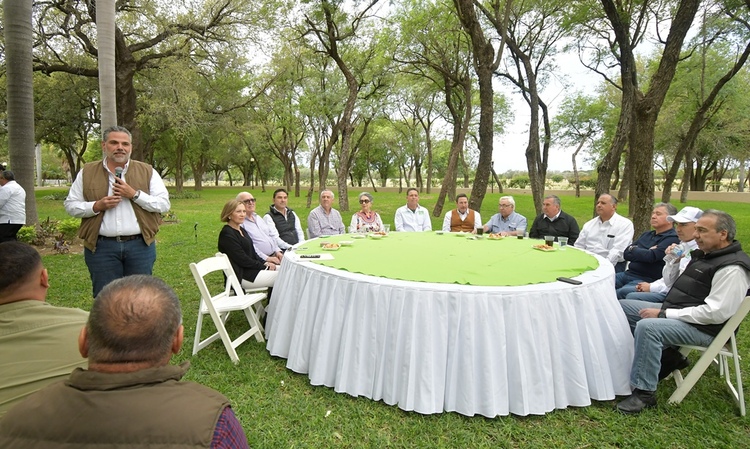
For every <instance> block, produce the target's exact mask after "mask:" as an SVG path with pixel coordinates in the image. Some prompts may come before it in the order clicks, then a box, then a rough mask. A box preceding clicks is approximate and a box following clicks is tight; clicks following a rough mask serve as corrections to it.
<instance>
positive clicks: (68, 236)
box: [57, 218, 81, 241]
mask: <svg viewBox="0 0 750 449" xmlns="http://www.w3.org/2000/svg"><path fill="white" fill-rule="evenodd" d="M80 225H81V220H79V219H78V218H66V219H65V220H62V221H61V222H59V223H58V224H57V231H58V233H59V234H60V235H61V236H62V237H63V238H64V239H65V240H68V241H71V240H73V239H74V238H75V237H76V234H77V233H78V228H79V227H80Z"/></svg>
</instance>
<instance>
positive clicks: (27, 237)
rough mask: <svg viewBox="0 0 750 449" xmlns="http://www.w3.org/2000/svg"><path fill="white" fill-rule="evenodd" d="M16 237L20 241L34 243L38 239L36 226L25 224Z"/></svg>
mask: <svg viewBox="0 0 750 449" xmlns="http://www.w3.org/2000/svg"><path fill="white" fill-rule="evenodd" d="M16 238H17V239H18V241H19V242H23V243H28V244H32V243H33V242H34V241H35V240H36V227H35V226H24V227H22V228H21V229H19V230H18V234H16Z"/></svg>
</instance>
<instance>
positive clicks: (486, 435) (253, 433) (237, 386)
mask: <svg viewBox="0 0 750 449" xmlns="http://www.w3.org/2000/svg"><path fill="white" fill-rule="evenodd" d="M241 190H243V188H242V187H234V188H211V187H210V188H205V189H204V190H202V191H201V192H200V195H189V197H188V196H186V195H185V196H183V197H180V198H173V199H172V211H171V212H172V214H173V216H174V218H175V220H174V221H170V223H166V224H164V225H163V226H162V227H161V230H160V232H159V234H158V235H157V241H158V246H157V254H158V256H157V262H156V266H155V267H154V274H155V275H156V276H159V277H161V278H163V279H165V280H166V281H167V282H168V283H169V285H171V286H172V287H173V288H174V289H175V291H176V292H177V293H178V295H179V297H180V298H181V300H182V304H183V315H184V324H185V345H184V347H183V350H182V351H181V352H180V354H178V356H176V357H175V361H182V360H190V361H191V363H192V368H191V370H190V371H189V372H188V378H189V379H190V380H194V381H197V382H200V383H202V384H205V385H208V386H210V387H213V388H215V389H217V390H219V391H221V392H222V393H224V394H225V395H227V396H228V397H229V398H230V400H231V401H232V406H233V408H234V409H235V412H236V413H237V416H238V417H239V419H240V420H241V422H242V424H243V426H244V428H245V432H246V433H247V436H248V438H249V440H250V445H251V447H256V448H292V447H295V448H327V447H353V448H359V447H372V448H380V447H396V448H399V447H409V448H485V447H486V448H549V447H580V448H583V447H589V448H616V447H643V448H683V447H747V446H746V445H747V444H748V443H747V442H748V441H749V438H750V426H748V421H747V419H743V418H740V417H739V416H738V414H737V411H736V407H735V406H734V404H733V402H732V401H731V398H730V396H729V394H728V393H727V392H726V390H725V387H724V385H723V384H722V383H721V381H720V379H719V377H718V373H717V372H716V370H715V369H713V368H709V370H708V372H707V374H706V375H704V377H703V379H701V380H700V381H699V382H698V385H697V386H696V387H695V388H694V389H693V391H692V392H691V393H690V394H689V395H688V396H687V398H686V399H685V400H684V401H683V403H682V404H681V405H680V406H677V407H671V406H668V405H667V404H666V401H667V398H668V397H669V395H670V394H671V393H672V391H674V383H673V382H671V381H665V382H663V383H662V384H661V386H660V389H659V391H658V398H659V401H660V404H661V405H660V407H659V408H657V409H655V410H647V411H645V412H644V413H642V414H641V415H640V416H636V417H628V416H622V415H619V414H617V413H616V412H614V411H613V406H614V403H615V402H614V401H606V402H594V404H593V405H592V406H590V407H586V408H569V409H567V410H556V411H554V412H552V413H549V414H547V415H545V416H530V417H516V416H508V417H501V418H496V419H486V418H482V417H473V418H469V417H465V416H462V415H459V414H456V413H443V414H440V415H431V416H423V415H419V414H417V413H410V412H404V411H402V410H400V409H399V408H398V407H395V406H388V405H386V404H384V403H382V402H375V401H372V400H369V399H365V398H354V397H351V396H349V395H346V394H337V393H335V392H334V391H333V390H332V389H330V388H325V387H313V386H311V385H310V384H309V380H308V378H307V376H305V375H301V374H296V373H294V372H291V371H289V370H288V369H286V367H285V360H283V359H278V358H275V357H271V356H270V355H269V354H268V352H267V351H266V350H265V345H264V344H261V343H257V342H256V341H255V340H254V339H252V340H251V341H248V342H247V343H245V344H243V345H242V346H240V347H239V348H238V351H237V352H238V354H239V357H240V363H239V365H237V366H235V365H233V364H232V363H231V361H230V359H229V356H228V355H227V354H226V352H225V350H224V347H223V346H222V344H221V343H220V342H216V343H214V344H212V345H211V346H209V347H208V348H206V349H204V350H202V351H201V352H199V353H198V354H197V355H196V356H195V357H193V356H191V352H192V343H193V336H194V333H195V321H196V317H197V316H196V313H197V310H198V302H199V294H198V291H197V288H196V286H195V282H194V281H193V278H192V275H191V274H190V270H189V268H188V264H189V263H190V262H194V261H198V260H200V259H203V258H205V257H209V256H211V255H213V254H214V253H215V252H216V243H217V238H218V233H219V230H220V229H221V227H222V225H223V224H222V223H221V222H220V220H219V214H220V211H221V208H222V206H223V205H224V203H225V202H226V201H227V200H228V199H231V198H233V197H234V196H235V195H236V194H237V193H238V192H240V191H241ZM272 190H273V189H271V190H269V191H267V192H260V191H258V190H253V191H252V193H253V195H254V196H255V197H256V198H258V213H260V214H261V215H262V214H264V213H265V212H266V210H267V209H268V207H269V205H270V204H271V195H272ZM368 191H370V190H369V189H368ZM64 192H65V190H64V189H60V191H59V192H57V191H54V190H42V191H38V192H37V207H38V210H39V216H40V217H41V218H42V219H45V218H47V217H50V218H51V219H54V220H65V219H67V218H69V217H68V216H67V214H66V213H65V210H64V209H63V205H62V200H61V198H64V196H63V193H64ZM351 192H352V193H351V195H350V198H349V202H350V205H351V207H352V208H354V207H355V205H356V206H358V204H357V203H356V200H357V195H358V194H359V192H360V191H359V190H351ZM373 195H374V197H375V203H374V205H373V209H374V210H376V211H378V212H379V213H380V214H381V216H382V218H383V221H384V222H385V223H393V216H394V213H395V210H396V209H397V208H398V207H400V206H402V205H403V204H405V202H406V200H405V197H406V195H405V193H402V194H398V193H381V192H378V193H373ZM437 195H438V192H437V191H435V193H432V194H429V195H427V194H424V193H423V194H421V195H420V197H421V201H420V203H421V204H422V205H423V206H425V207H427V209H428V210H429V211H430V212H432V207H433V206H434V204H435V201H436V199H437ZM499 197H500V195H499V194H497V193H495V194H489V195H487V197H486V199H485V201H484V204H485V205H484V207H483V208H482V210H481V211H480V212H481V214H482V219H483V220H484V221H487V220H488V219H489V218H490V216H491V215H492V214H494V213H496V212H497V201H498V199H499ZM316 198H317V197H316ZM515 199H516V204H517V206H516V210H517V211H518V212H519V213H521V214H523V215H525V216H526V217H527V218H528V219H529V223H530V222H531V221H532V220H533V217H534V215H535V214H534V207H533V200H532V198H531V196H530V195H516V196H515ZM562 201H563V209H564V210H565V211H566V212H568V213H570V214H571V215H573V216H574V217H576V218H577V219H578V222H579V224H581V225H582V224H583V223H584V222H585V221H586V220H588V219H590V218H591V216H592V211H593V199H592V198H590V197H589V198H575V197H573V196H565V197H562ZM688 204H689V205H691V206H696V207H700V208H709V207H712V208H717V209H722V210H725V211H727V212H729V213H730V214H732V215H733V216H734V217H735V219H736V220H737V222H738V223H737V224H738V230H739V232H738V239H739V240H740V241H742V242H743V244H746V247H747V244H750V214H748V213H747V205H746V204H736V203H719V202H708V201H690V202H689V203H688ZM289 205H290V207H291V208H293V209H295V211H296V212H297V214H298V215H299V216H300V218H301V219H302V221H303V228H305V227H306V226H305V221H306V219H307V214H308V213H309V210H310V208H306V207H304V206H305V198H304V196H303V197H300V198H295V197H293V196H290V198H289ZM315 206H317V200H316V201H314V202H313V205H312V207H315ZM680 207H681V205H678V209H679V208H680ZM446 211H447V209H446ZM444 212H445V211H444ZM619 212H620V213H621V214H622V215H627V204H622V205H621V206H620V207H619ZM352 213H353V211H349V212H342V215H343V217H344V221H345V225H347V226H348V224H349V219H350V218H351V215H352ZM442 220H443V219H442V216H441V217H432V225H433V229H439V228H440V227H441V226H442ZM44 263H45V265H46V266H47V268H48V270H49V273H50V281H51V288H50V291H49V294H48V299H49V302H50V303H52V304H56V305H61V306H67V307H80V308H82V309H85V310H89V309H90V306H91V282H90V280H89V274H88V270H87V268H86V265H85V263H84V261H83V255H82V254H62V255H46V256H44ZM239 325H240V323H239V320H232V319H230V321H229V323H228V326H229V328H230V331H231V330H232V329H234V330H235V331H236V330H239V329H240V326H239ZM207 328H210V324H209V325H208V326H207ZM749 329H750V326H743V327H741V329H740V332H739V345H740V347H741V353H742V354H744V355H745V358H743V360H742V365H743V368H744V374H745V375H746V376H747V377H746V382H745V383H746V384H747V383H750V372H748V370H747V362H746V360H748V357H747V354H748V351H747V349H746V348H748V347H750V330H749ZM692 358H693V359H694V360H695V359H696V357H695V355H693V357H692ZM745 393H746V395H747V394H748V391H747V389H746V392H745ZM329 411H330V413H328V412H329Z"/></svg>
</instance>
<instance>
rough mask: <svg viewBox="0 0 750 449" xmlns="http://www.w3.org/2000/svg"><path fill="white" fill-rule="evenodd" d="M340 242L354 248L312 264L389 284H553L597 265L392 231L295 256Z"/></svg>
mask: <svg viewBox="0 0 750 449" xmlns="http://www.w3.org/2000/svg"><path fill="white" fill-rule="evenodd" d="M342 240H344V241H345V240H349V241H353V244H352V246H342V247H341V248H340V249H339V250H338V251H331V252H330V254H331V255H333V257H334V259H333V260H319V261H315V262H314V263H319V264H321V265H325V266H329V267H332V268H337V269H340V270H346V271H349V272H352V273H361V274H367V275H371V276H380V277H386V278H390V279H400V280H405V281H417V282H435V283H455V284H466V285H478V286H519V285H528V284H539V283H545V282H553V281H555V279H556V278H557V277H559V276H565V277H575V276H578V275H580V274H581V273H584V272H586V271H589V270H594V269H596V268H597V267H598V266H599V262H598V261H597V259H596V258H595V257H593V256H591V255H590V254H587V253H585V252H583V251H579V250H577V249H575V248H572V247H568V248H567V249H566V250H565V251H554V252H542V251H539V250H536V249H533V248H532V246H533V245H535V244H539V243H542V242H541V241H540V240H531V239H524V240H518V239H517V238H515V237H512V238H505V239H502V240H489V239H487V238H484V239H481V240H468V239H467V238H466V237H463V236H462V237H458V236H456V235H455V234H450V233H446V234H443V235H437V234H435V233H434V232H392V233H390V234H389V235H388V236H387V237H385V238H382V239H379V240H374V239H371V238H369V237H368V238H366V239H358V240H354V239H352V237H351V235H349V234H344V235H338V236H331V237H329V238H325V239H321V238H318V239H313V240H310V241H307V242H305V243H303V244H301V245H300V248H298V249H297V250H296V253H297V254H321V253H325V252H326V251H321V249H320V243H321V242H341V241H342ZM312 260H314V259H312Z"/></svg>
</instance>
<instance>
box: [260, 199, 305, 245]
mask: <svg viewBox="0 0 750 449" xmlns="http://www.w3.org/2000/svg"><path fill="white" fill-rule="evenodd" d="M288 199H289V194H288V193H287V192H286V190H284V189H276V191H275V192H273V205H272V206H271V207H270V209H269V210H268V213H267V214H266V215H264V216H263V220H264V221H265V222H266V224H267V225H268V228H269V229H270V230H271V233H272V234H273V236H274V237H275V239H276V245H278V247H279V248H281V249H283V250H287V249H290V248H291V247H292V246H294V245H296V244H297V243H299V242H302V241H304V240H305V233H304V232H303V231H302V223H301V222H300V219H299V217H298V216H297V213H296V212H294V211H293V210H292V209H289V208H288V207H286V204H287V201H288Z"/></svg>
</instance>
